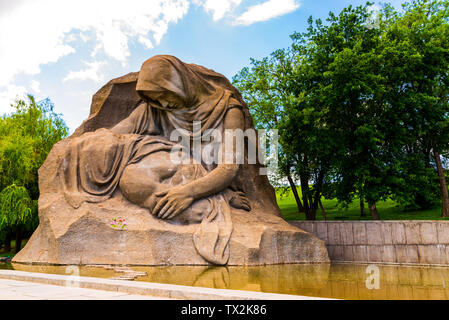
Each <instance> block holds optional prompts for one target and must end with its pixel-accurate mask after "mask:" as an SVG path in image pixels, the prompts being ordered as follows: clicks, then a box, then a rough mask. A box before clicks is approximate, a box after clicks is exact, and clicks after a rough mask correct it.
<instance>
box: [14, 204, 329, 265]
mask: <svg viewBox="0 0 449 320" xmlns="http://www.w3.org/2000/svg"><path fill="white" fill-rule="evenodd" d="M42 202H46V203H45V205H43V204H42ZM40 210H41V221H40V225H39V227H38V229H37V230H36V231H35V233H34V234H33V236H32V238H31V239H30V241H29V242H28V244H27V245H26V247H25V248H24V249H23V250H22V251H20V252H19V254H17V255H16V256H15V258H14V262H19V263H45V264H76V265H85V264H118V265H207V264H208V262H207V261H205V260H204V259H203V258H202V257H201V256H200V255H199V254H198V253H197V252H196V250H195V247H194V245H193V240H192V235H193V233H194V232H195V230H196V226H195V225H188V226H183V225H173V224H170V223H168V222H165V221H162V220H159V219H156V218H154V217H153V216H152V215H150V214H148V211H147V210H144V209H142V208H140V207H138V206H132V207H130V205H129V204H128V203H126V202H125V201H123V199H121V197H120V195H118V196H116V197H114V198H113V199H110V200H108V201H106V202H104V203H102V204H101V207H99V206H98V205H96V204H89V203H85V204H83V205H82V206H81V207H80V208H79V209H76V210H73V208H71V207H70V206H69V205H68V204H67V203H66V202H65V201H64V199H63V198H57V197H56V198H53V199H49V201H48V202H47V201H44V200H43V199H41V206H40ZM114 217H115V218H124V219H125V220H126V222H127V225H126V227H125V228H124V229H116V228H113V227H112V226H111V220H112V219H113V218H114ZM232 219H233V223H234V230H233V233H232V237H231V241H230V248H229V250H230V258H229V262H228V265H263V264H282V263H310V262H328V261H329V260H328V253H327V249H326V247H325V246H324V243H323V241H321V240H319V239H318V238H316V237H314V236H313V235H311V234H309V233H307V232H304V231H302V230H300V229H298V228H295V227H293V226H291V225H290V224H288V223H287V222H285V221H284V220H283V219H282V218H279V217H275V216H272V215H268V214H263V213H260V214H254V213H251V214H250V213H248V212H246V211H243V210H233V212H232Z"/></svg>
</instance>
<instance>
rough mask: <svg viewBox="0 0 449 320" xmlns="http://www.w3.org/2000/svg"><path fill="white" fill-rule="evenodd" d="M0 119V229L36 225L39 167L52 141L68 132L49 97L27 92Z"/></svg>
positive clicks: (5, 229)
mask: <svg viewBox="0 0 449 320" xmlns="http://www.w3.org/2000/svg"><path fill="white" fill-rule="evenodd" d="M12 106H13V107H14V108H15V111H14V112H13V113H11V114H9V115H3V116H2V117H1V118H0V137H1V139H0V232H3V233H5V232H14V231H17V230H32V229H33V228H35V227H36V226H37V222H38V220H37V199H38V198H39V187H38V169H39V167H40V166H41V165H42V164H43V162H44V161H45V159H46V157H47V155H48V153H49V152H50V150H51V148H52V146H53V144H55V143H56V142H58V141H59V140H61V139H62V138H63V137H65V136H66V135H67V133H68V127H67V126H66V124H65V122H64V120H63V119H62V117H61V115H59V114H56V113H55V112H54V106H53V103H52V102H51V101H50V100H49V99H45V100H43V101H40V102H36V101H35V99H34V97H33V96H31V95H28V97H27V99H26V100H17V101H16V102H15V104H14V105H12Z"/></svg>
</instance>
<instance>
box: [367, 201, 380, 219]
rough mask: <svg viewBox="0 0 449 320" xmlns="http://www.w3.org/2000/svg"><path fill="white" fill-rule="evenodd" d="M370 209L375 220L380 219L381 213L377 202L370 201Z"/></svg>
mask: <svg viewBox="0 0 449 320" xmlns="http://www.w3.org/2000/svg"><path fill="white" fill-rule="evenodd" d="M368 206H369V211H370V212H371V216H372V217H373V220H380V218H379V213H378V212H377V207H376V203H375V202H372V203H368Z"/></svg>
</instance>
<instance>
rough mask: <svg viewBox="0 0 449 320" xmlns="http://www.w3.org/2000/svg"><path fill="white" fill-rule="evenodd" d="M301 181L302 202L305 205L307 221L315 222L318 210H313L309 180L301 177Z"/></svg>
mask: <svg viewBox="0 0 449 320" xmlns="http://www.w3.org/2000/svg"><path fill="white" fill-rule="evenodd" d="M299 179H300V181H301V191H302V202H303V205H304V212H305V213H306V220H315V218H316V208H313V203H312V201H309V199H310V195H309V193H310V190H309V180H308V179H306V178H304V177H301V176H300V177H299Z"/></svg>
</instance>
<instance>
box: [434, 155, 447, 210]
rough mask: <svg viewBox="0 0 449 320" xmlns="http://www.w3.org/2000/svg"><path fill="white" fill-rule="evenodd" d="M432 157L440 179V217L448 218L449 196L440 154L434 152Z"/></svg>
mask: <svg viewBox="0 0 449 320" xmlns="http://www.w3.org/2000/svg"><path fill="white" fill-rule="evenodd" d="M433 156H434V158H435V163H436V165H437V170H438V177H439V178H440V190H441V216H442V217H449V195H448V192H447V184H446V176H445V175H444V171H443V166H442V164H441V158H440V154H439V153H438V152H437V151H435V150H434V151H433Z"/></svg>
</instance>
